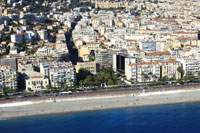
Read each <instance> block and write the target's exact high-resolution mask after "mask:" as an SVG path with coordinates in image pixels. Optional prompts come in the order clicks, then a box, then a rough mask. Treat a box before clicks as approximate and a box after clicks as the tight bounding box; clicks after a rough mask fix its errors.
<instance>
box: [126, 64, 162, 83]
mask: <svg viewBox="0 0 200 133" xmlns="http://www.w3.org/2000/svg"><path fill="white" fill-rule="evenodd" d="M125 75H126V77H127V79H128V80H132V81H133V82H135V83H138V82H151V81H153V80H156V79H157V78H159V77H160V65H159V64H158V63H157V62H139V63H134V64H129V65H128V66H127V67H126V68H125Z"/></svg>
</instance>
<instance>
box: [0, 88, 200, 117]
mask: <svg viewBox="0 0 200 133" xmlns="http://www.w3.org/2000/svg"><path fill="white" fill-rule="evenodd" d="M140 92H141V91H140ZM133 94H134V96H133ZM144 94H146V95H144ZM199 95H200V87H198V88H192V89H191V88H190V89H183V88H182V89H180V88H179V89H176V90H171V91H170V90H166V91H161V90H160V91H150V92H147V93H141V94H140V93H139V94H138V93H133V92H128V93H124V94H121V95H116V94H115V95H114V94H112V95H111V94H110V95H103V96H102V95H100V96H96V95H95V96H94V97H88V96H86V97H78V96H77V97H74V98H70V97H63V98H57V99H56V102H55V101H53V100H54V99H51V100H46V99H45V100H40V101H31V102H32V103H31V104H26V105H23V104H20V105H19V106H7V107H6V106H5V107H0V120H3V119H13V118H21V117H31V116H40V115H49V114H63V113H73V112H90V111H97V110H111V109H120V108H134V107H143V106H155V105H168V104H179V103H194V102H200V97H199ZM8 104H13V103H8ZM17 104H18V102H17ZM2 105H3V104H0V106H2Z"/></svg>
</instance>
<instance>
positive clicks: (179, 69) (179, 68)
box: [177, 66, 184, 78]
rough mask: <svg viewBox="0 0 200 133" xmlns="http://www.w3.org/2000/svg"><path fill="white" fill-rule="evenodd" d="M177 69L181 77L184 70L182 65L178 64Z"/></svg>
mask: <svg viewBox="0 0 200 133" xmlns="http://www.w3.org/2000/svg"><path fill="white" fill-rule="evenodd" d="M177 71H178V72H179V73H180V74H181V78H182V77H183V74H184V70H183V66H179V67H178V68H177Z"/></svg>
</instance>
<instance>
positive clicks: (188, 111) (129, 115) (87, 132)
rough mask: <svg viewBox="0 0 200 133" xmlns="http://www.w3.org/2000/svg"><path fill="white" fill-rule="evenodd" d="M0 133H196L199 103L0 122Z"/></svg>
mask: <svg viewBox="0 0 200 133" xmlns="http://www.w3.org/2000/svg"><path fill="white" fill-rule="evenodd" d="M0 133H200V103H185V104H173V105H159V106H147V107H137V108H125V109H113V110H103V111H92V112H78V113H68V114H56V115H55V114H54V115H45V116H32V117H24V118H16V119H9V120H0Z"/></svg>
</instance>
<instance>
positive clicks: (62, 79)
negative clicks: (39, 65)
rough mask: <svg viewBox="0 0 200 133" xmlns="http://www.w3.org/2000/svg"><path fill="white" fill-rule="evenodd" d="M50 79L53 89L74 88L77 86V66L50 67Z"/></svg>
mask: <svg viewBox="0 0 200 133" xmlns="http://www.w3.org/2000/svg"><path fill="white" fill-rule="evenodd" d="M49 79H50V85H51V86H52V87H62V86H74V85H75V84H76V68H75V66H55V67H50V68H49Z"/></svg>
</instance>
